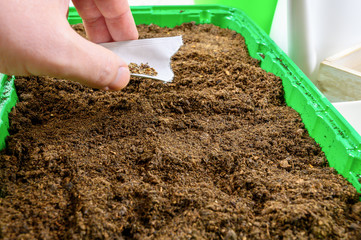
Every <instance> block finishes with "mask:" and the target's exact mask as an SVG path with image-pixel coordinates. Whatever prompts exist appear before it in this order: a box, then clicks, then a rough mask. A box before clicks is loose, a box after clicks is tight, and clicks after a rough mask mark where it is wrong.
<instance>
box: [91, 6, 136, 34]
mask: <svg viewBox="0 0 361 240" xmlns="http://www.w3.org/2000/svg"><path fill="white" fill-rule="evenodd" d="M94 2H95V5H96V6H97V7H98V9H99V10H100V12H101V13H102V14H103V16H104V18H105V21H106V24H107V26H108V29H109V32H110V35H111V36H112V38H113V40H114V41H124V40H134V39H138V31H137V29H136V26H135V23H134V19H133V16H132V13H131V11H130V8H129V5H128V1H127V0H94Z"/></svg>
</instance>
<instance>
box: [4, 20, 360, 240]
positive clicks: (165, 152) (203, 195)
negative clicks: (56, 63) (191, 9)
mask: <svg viewBox="0 0 361 240" xmlns="http://www.w3.org/2000/svg"><path fill="white" fill-rule="evenodd" d="M139 30H140V34H141V36H142V37H143V38H145V37H162V36H174V35H179V34H182V35H183V38H184V41H185V45H184V46H183V47H182V48H181V49H180V51H179V52H178V53H177V54H176V55H175V56H174V58H173V64H172V66H173V70H174V72H175V79H174V81H173V83H169V84H164V83H162V82H158V81H154V80H144V79H133V80H132V81H131V83H130V84H129V86H128V87H127V88H126V89H125V90H124V91H120V92H105V91H101V90H95V89H91V88H87V87H84V86H81V85H80V84H77V83H74V82H69V81H65V80H54V79H50V78H48V77H44V78H36V77H29V78H22V77H19V78H18V79H17V80H16V87H17V91H18V94H19V99H20V101H19V103H18V104H17V107H16V109H15V110H14V111H13V112H12V114H11V117H10V119H11V129H10V130H11V137H9V138H8V148H7V150H5V151H3V152H2V153H1V154H0V166H1V167H0V181H1V182H0V197H1V198H0V224H1V227H0V236H1V237H2V238H4V239H15V238H16V237H18V238H19V239H153V238H156V239H191V238H192V239H228V240H230V239H283V238H285V239H313V238H322V239H325V238H327V239H341V238H342V239H345V238H346V239H358V238H359V237H360V236H361V227H360V221H361V203H360V202H359V195H358V194H357V193H356V191H355V189H354V188H353V187H352V186H351V185H350V184H349V183H348V182H347V181H346V180H345V179H343V178H342V177H341V176H339V175H337V174H335V172H334V170H333V169H331V168H329V167H328V166H327V163H326V160H325V157H324V154H323V152H322V151H321V149H320V147H319V146H318V145H317V144H316V143H315V142H314V140H313V139H311V138H310V137H309V135H308V133H307V131H306V130H305V129H304V125H303V123H302V122H301V120H300V118H299V115H298V114H297V113H296V112H295V111H294V110H292V109H290V108H289V107H287V106H286V105H285V103H284V98H283V89H282V85H281V80H280V79H279V78H277V77H275V76H274V75H273V74H270V73H266V72H264V71H263V70H262V69H260V68H259V67H258V62H257V61H256V60H254V59H252V58H250V57H249V55H248V52H247V49H246V46H245V44H244V40H243V38H242V37H241V36H240V35H238V34H236V33H235V32H233V31H230V30H224V29H219V28H217V27H214V26H211V25H202V26H196V25H194V24H184V25H182V26H180V27H175V28H174V29H168V28H164V29H162V28H159V27H157V26H153V25H152V26H148V27H147V26H140V27H139Z"/></svg>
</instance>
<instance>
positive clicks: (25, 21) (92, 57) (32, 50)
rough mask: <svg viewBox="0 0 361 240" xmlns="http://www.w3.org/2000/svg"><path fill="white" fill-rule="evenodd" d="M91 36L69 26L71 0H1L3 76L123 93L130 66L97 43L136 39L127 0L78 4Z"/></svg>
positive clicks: (79, 0)
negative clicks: (41, 78) (73, 83)
mask: <svg viewBox="0 0 361 240" xmlns="http://www.w3.org/2000/svg"><path fill="white" fill-rule="evenodd" d="M73 3H74V6H75V7H76V8H77V10H78V12H79V15H80V16H81V17H82V19H83V21H84V25H85V28H86V31H87V34H88V37H89V40H90V41H88V40H86V39H84V38H82V37H81V36H79V35H78V34H77V33H76V32H75V31H74V30H73V29H72V28H71V27H70V26H69V23H68V22H67V19H66V15H67V11H68V6H69V0H36V1H34V0H31V1H30V0H28V1H26V0H0V23H1V24H0V72H1V73H5V74H9V75H22V76H25V75H36V76H41V75H48V76H52V77H57V78H64V79H69V80H73V81H77V82H79V83H81V84H84V85H87V86H89V87H93V88H99V89H105V90H120V89H122V88H124V87H125V86H126V85H127V84H128V82H129V78H130V75H129V69H128V66H127V64H126V63H125V62H124V61H123V60H122V59H121V58H120V57H118V56H117V55H115V54H114V53H112V52H111V51H109V50H107V49H105V48H103V47H101V46H99V45H97V44H96V43H102V42H112V41H124V40H134V39H137V38H138V32H137V29H136V26H135V24H134V20H133V17H132V14H131V12H130V9H129V5H128V2H127V0H74V1H73Z"/></svg>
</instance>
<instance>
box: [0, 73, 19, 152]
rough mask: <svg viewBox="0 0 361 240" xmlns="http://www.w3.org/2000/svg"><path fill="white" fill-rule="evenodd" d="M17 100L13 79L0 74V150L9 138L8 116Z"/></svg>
mask: <svg viewBox="0 0 361 240" xmlns="http://www.w3.org/2000/svg"><path fill="white" fill-rule="evenodd" d="M17 100H18V97H17V95H16V92H15V87H14V77H8V76H7V75H4V74H1V73H0V150H1V149H3V148H5V139H6V137H7V136H9V132H8V129H9V118H8V114H9V112H10V111H11V109H12V108H13V107H14V106H15V104H16V102H17Z"/></svg>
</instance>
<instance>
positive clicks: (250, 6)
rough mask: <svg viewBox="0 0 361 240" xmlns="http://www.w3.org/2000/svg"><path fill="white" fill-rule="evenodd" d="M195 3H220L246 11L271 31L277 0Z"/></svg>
mask: <svg viewBox="0 0 361 240" xmlns="http://www.w3.org/2000/svg"><path fill="white" fill-rule="evenodd" d="M194 3H195V4H219V5H224V6H228V7H234V8H238V9H241V10H242V11H244V12H245V13H246V14H247V16H249V17H250V18H251V19H252V20H253V21H254V22H255V23H257V24H258V26H260V27H261V28H262V29H263V30H264V31H265V32H266V33H268V34H269V33H270V30H271V26H272V21H273V15H274V13H275V10H276V6H277V0H251V1H250V0H194Z"/></svg>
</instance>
